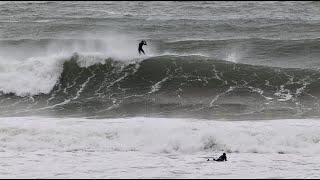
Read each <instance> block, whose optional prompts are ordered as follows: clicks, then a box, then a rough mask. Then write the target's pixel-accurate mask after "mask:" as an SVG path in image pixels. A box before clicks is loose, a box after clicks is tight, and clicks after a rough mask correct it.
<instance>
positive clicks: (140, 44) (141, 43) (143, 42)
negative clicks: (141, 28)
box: [138, 40, 147, 54]
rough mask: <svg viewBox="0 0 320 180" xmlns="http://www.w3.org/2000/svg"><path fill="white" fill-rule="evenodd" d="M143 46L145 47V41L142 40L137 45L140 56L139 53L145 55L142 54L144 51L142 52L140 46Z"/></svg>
mask: <svg viewBox="0 0 320 180" xmlns="http://www.w3.org/2000/svg"><path fill="white" fill-rule="evenodd" d="M143 45H147V43H146V41H144V40H142V41H141V42H140V43H139V49H138V51H139V54H141V52H143V54H146V53H144V51H143V49H142V46H143Z"/></svg>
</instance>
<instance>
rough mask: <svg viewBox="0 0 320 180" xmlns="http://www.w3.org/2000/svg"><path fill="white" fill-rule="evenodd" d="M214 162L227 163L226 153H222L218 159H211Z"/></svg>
mask: <svg viewBox="0 0 320 180" xmlns="http://www.w3.org/2000/svg"><path fill="white" fill-rule="evenodd" d="M213 160H214V161H227V156H226V153H223V155H221V156H220V157H219V158H218V159H213Z"/></svg>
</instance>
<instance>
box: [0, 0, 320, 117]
mask: <svg viewBox="0 0 320 180" xmlns="http://www.w3.org/2000/svg"><path fill="white" fill-rule="evenodd" d="M319 29H320V3H319V2H307V1H303V2H302V1H301V2H270V1H268V2H251V1H249V2H218V1H217V2H111V1H108V2H91V1H88V2H1V3H0V92H1V96H0V102H1V104H0V115H2V116H21V115H45V116H48V115H49V116H77V117H95V118H105V117H128V116H129V117H132V116H149V117H150V116H151V117H154V116H156V117H159V116H160V117H196V118H208V119H215V118H217V119H221V118H225V119H229V118H231V119H234V118H244V119H265V118H268V119H270V118H306V117H318V116H319V114H320V113H319V111H320V108H319V98H320V93H319V92H320V91H319V90H320V80H319V75H320V72H319V70H318V69H319V67H320V61H319V57H320V56H319V55H320V51H319V47H320V41H319V40H320V36H319V35H320V32H319ZM142 39H145V40H146V41H147V43H148V45H147V46H145V47H144V49H145V51H146V53H147V55H146V56H139V54H138V52H137V44H138V43H139V41H141V40H142Z"/></svg>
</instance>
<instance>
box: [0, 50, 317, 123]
mask: <svg viewBox="0 0 320 180" xmlns="http://www.w3.org/2000/svg"><path fill="white" fill-rule="evenodd" d="M88 58H89V59H90V58H91V60H90V61H88ZM41 62H43V61H41ZM58 62H59V63H61V66H54V67H61V69H59V68H58V69H53V70H52V71H50V70H46V71H45V72H47V74H40V75H41V76H42V77H45V78H46V79H45V81H48V84H50V82H51V85H50V86H52V87H50V88H49V85H48V84H47V85H48V86H45V85H43V84H41V82H39V81H38V80H37V79H32V80H34V84H33V85H32V86H33V87H38V88H39V89H38V90H36V91H33V90H34V89H32V88H31V89H30V88H29V89H28V86H27V85H25V87H27V88H23V87H14V86H12V87H10V86H9V87H7V88H11V89H16V91H11V92H10V91H9V89H4V88H3V87H5V86H2V89H1V91H2V95H1V106H0V109H1V115H10V116H12V115H27V114H31V115H32V114H37V115H39V114H40V115H55V116H60V115H61V116H81V117H83V116H84V117H95V118H96V117H98V118H105V117H126V116H160V117H197V118H211V119H212V118H235V117H236V118H242V117H243V118H246V119H248V118H249V119H250V117H252V118H254V119H259V118H271V117H273V118H274V117H276V118H282V117H285V118H288V117H295V118H298V117H306V116H311V117H313V116H318V112H319V110H320V109H319V105H318V101H319V100H318V98H319V97H320V94H319V93H318V92H320V91H319V90H320V89H319V87H320V86H319V85H320V84H319V83H320V80H319V75H320V72H318V71H316V70H310V69H298V68H295V69H294V68H275V67H267V66H258V65H248V64H240V63H234V62H228V61H223V60H216V59H213V58H209V57H205V56H198V55H188V56H178V55H160V56H155V57H149V58H146V59H144V60H141V59H136V60H135V61H129V62H128V61H119V60H115V59H113V58H102V57H99V56H86V55H81V54H79V53H75V54H73V55H72V57H71V58H69V59H66V58H61V61H54V63H58ZM88 62H90V63H89V64H88ZM46 63H50V61H49V62H46ZM44 67H45V66H43V68H44ZM30 68H31V69H32V67H30ZM38 68H39V67H38ZM40 68H42V66H40ZM32 71H33V70H32ZM50 72H55V73H56V74H55V75H52V74H51V75H50ZM34 73H35V74H37V72H34ZM57 75H58V76H57ZM37 76H39V74H37ZM55 78H57V79H56V82H54V83H52V81H51V80H52V79H55ZM9 81H11V80H10V79H9V80H8V82H9ZM12 81H14V80H12ZM9 83H10V82H9ZM36 84H38V85H39V86H35V85H36ZM21 85H23V83H21ZM30 87H31V86H30ZM22 89H24V90H27V91H22ZM44 89H45V90H44ZM48 90H49V91H48ZM17 92H20V93H17ZM28 92H29V93H28ZM30 92H34V93H30Z"/></svg>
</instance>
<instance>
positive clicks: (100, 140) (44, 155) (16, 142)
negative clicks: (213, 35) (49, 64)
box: [0, 117, 320, 178]
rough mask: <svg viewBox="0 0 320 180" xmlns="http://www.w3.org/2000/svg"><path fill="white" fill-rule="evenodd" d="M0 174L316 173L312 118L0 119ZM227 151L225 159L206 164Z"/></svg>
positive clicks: (318, 146) (318, 148)
mask: <svg viewBox="0 0 320 180" xmlns="http://www.w3.org/2000/svg"><path fill="white" fill-rule="evenodd" d="M0 124H1V129H0V133H1V134H0V135H1V139H0V142H1V144H0V147H1V154H2V160H1V162H0V165H1V168H2V169H1V170H0V177H1V178H77V177H81V178H149V177H150V178H290V177H292V178H298V177H300V178H316V177H319V176H320V174H319V168H320V165H319V163H318V162H319V160H320V159H319V156H318V155H319V153H320V143H319V141H320V133H319V132H320V131H319V130H320V124H319V123H318V120H317V119H313V120H312V119H309V120H308V121H306V120H295V119H288V120H277V121H274V120H269V121H268V120H265V121H240V122H239V121H228V122H224V121H210V120H208V121H203V120H197V119H165V118H143V117H141V118H138V117H137V118H128V119H99V120H95V119H82V118H80V119H79V118H68V119H63V118H62V119H58V118H40V117H16V118H1V119H0ZM222 152H226V153H227V157H228V161H227V162H214V161H207V157H212V156H214V157H217V156H219V155H221V154H222Z"/></svg>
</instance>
